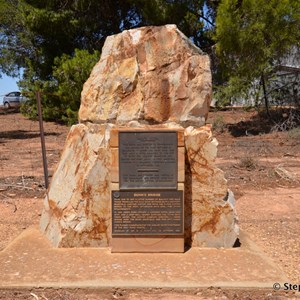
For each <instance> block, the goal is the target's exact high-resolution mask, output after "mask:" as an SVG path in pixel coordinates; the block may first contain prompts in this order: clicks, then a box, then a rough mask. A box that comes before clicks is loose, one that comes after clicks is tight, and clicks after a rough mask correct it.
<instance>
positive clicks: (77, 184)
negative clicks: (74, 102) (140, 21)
mask: <svg viewBox="0 0 300 300" xmlns="http://www.w3.org/2000/svg"><path fill="white" fill-rule="evenodd" d="M211 97H212V83H211V72H210V61H209V57H208V56H207V55H205V54H204V53H202V52H201V50H200V49H198V48H197V47H196V46H195V45H193V44H192V42H191V41H190V40H189V39H188V38H187V37H186V36H184V35H183V34H182V33H181V32H180V31H179V30H178V29H177V27H176V26H174V25H166V26H161V27H143V28H138V29H133V30H128V31H123V32H122V33H120V34H117V35H113V36H109V37H108V38H107V39H106V41H105V44H104V47H103V49H102V55H101V59H100V61H99V62H98V63H97V64H96V65H95V67H94V68H93V70H92V73H91V75H90V78H89V79H88V80H87V82H86V83H85V84H84V86H83V91H82V95H81V106H80V110H79V124H78V125H74V126H73V127H72V128H71V129H70V132H69V134H68V137H67V140H66V143H65V147H64V151H63V153H62V156H61V160H60V162H59V164H58V167H57V170H56V171H55V173H54V175H53V179H52V182H51V186H50V188H49V191H48V193H47V196H46V198H45V204H44V210H43V213H42V217H41V223H40V227H41V230H42V232H43V233H44V234H45V235H46V236H47V238H48V239H49V240H50V241H51V243H52V244H53V245H54V246H55V247H110V248H111V251H112V252H184V249H185V246H186V247H232V246H233V245H234V243H235V241H236V239H237V237H238V225H237V217H236V212H235V209H234V197H233V194H232V192H231V191H229V190H228V188H227V182H226V180H225V178H224V174H223V172H222V171H221V170H220V169H218V168H217V167H216V166H215V165H214V160H215V158H216V155H217V144H218V143H217V141H216V139H215V138H213V137H212V132H211V126H210V125H205V121H206V118H207V114H208V111H209V106H210V101H211Z"/></svg>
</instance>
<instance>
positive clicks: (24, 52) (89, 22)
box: [0, 0, 300, 119]
mask: <svg viewBox="0 0 300 300" xmlns="http://www.w3.org/2000/svg"><path fill="white" fill-rule="evenodd" d="M163 24H176V25H177V26H178V28H179V29H180V30H181V31H182V32H183V33H185V34H186V35H187V36H188V37H189V38H191V39H192V40H193V42H194V43H195V44H196V45H197V46H199V47H200V48H202V49H203V50H204V51H205V52H207V53H208V54H209V55H211V58H212V61H213V79H214V83H216V84H218V85H219V87H220V88H221V89H220V90H221V91H222V95H229V97H230V96H232V95H235V96H239V94H240V93H241V92H242V91H245V90H247V89H249V86H250V85H251V83H253V81H254V80H255V79H257V78H264V79H267V78H268V76H269V74H272V72H273V70H275V68H276V66H277V65H278V61H279V60H280V59H281V58H282V57H284V56H285V55H286V54H287V53H288V51H290V50H291V49H296V50H297V51H298V50H299V48H300V47H299V41H300V36H299V33H300V28H299V26H300V2H299V0H269V1H264V0H152V1H149V0H44V1H40V0H0V74H1V73H5V74H7V75H16V74H18V71H19V70H20V68H22V69H23V70H24V72H23V79H22V81H21V87H22V88H23V89H24V90H27V91H31V90H36V89H43V91H44V92H45V94H48V96H47V97H46V96H45V97H43V101H44V103H43V104H44V107H46V114H47V115H48V117H49V119H65V118H70V116H71V115H72V116H73V117H74V114H73V113H74V112H75V111H76V110H77V109H78V108H79V104H80V91H81V88H82V84H83V82H84V81H85V80H86V79H87V77H88V74H89V72H90V71H91V68H92V65H93V64H94V63H95V62H96V61H97V60H98V59H99V56H100V51H101V48H102V46H103V43H104V40H105V38H106V37H107V36H108V35H112V34H116V33H118V32H121V31H123V30H125V29H130V28H135V27H140V26H145V25H163ZM81 51H84V52H81ZM83 53H84V55H82V54H83ZM97 56H98V57H97ZM76 64H78V65H81V66H83V65H84V66H85V68H84V70H83V71H82V72H81V73H80V74H78V76H74V78H71V77H72V76H73V75H74V74H72V72H75V73H76V72H79V71H78V69H76ZM73 68H74V69H73ZM70 80H71V82H72V83H71V85H72V86H74V85H76V89H72V90H71V91H70V90H69V88H68V86H69V84H70ZM50 94H51V95H52V96H51V97H50V96H49V95H50ZM32 103H33V102H32ZM47 107H51V109H47ZM25 111H27V112H28V113H29V114H30V115H34V114H35V108H34V105H33V104H32V106H31V108H30V109H26V110H25ZM50 112H51V113H50Z"/></svg>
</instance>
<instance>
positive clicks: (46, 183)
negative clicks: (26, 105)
mask: <svg viewBox="0 0 300 300" xmlns="http://www.w3.org/2000/svg"><path fill="white" fill-rule="evenodd" d="M36 101H37V106H38V115H39V124H40V136H41V145H42V155H43V166H44V178H45V187H46V189H48V166H47V157H46V145H45V136H44V127H43V117H42V105H41V92H40V91H38V92H36Z"/></svg>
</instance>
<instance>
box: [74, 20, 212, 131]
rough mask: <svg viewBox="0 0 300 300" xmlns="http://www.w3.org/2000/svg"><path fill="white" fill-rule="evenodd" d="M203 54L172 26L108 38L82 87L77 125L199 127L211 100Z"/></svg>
mask: <svg viewBox="0 0 300 300" xmlns="http://www.w3.org/2000/svg"><path fill="white" fill-rule="evenodd" d="M211 91H212V86H211V72H210V61H209V57H208V55H205V54H204V53H202V51H201V50H200V49H199V48H197V47H196V46H195V45H194V44H192V42H191V41H190V40H189V39H188V38H187V37H186V36H184V35H183V34H182V33H181V32H180V31H179V30H178V29H177V27H176V26H175V25H166V26H162V27H143V28H138V29H132V30H128V31H127V30H125V31H123V32H122V33H120V34H117V35H113V36H109V37H108V38H107V39H106V41H105V44H104V47H103V49H102V55H101V59H100V61H99V62H98V63H97V64H96V66H95V67H94V69H93V71H92V73H91V76H90V78H89V79H88V81H87V82H86V83H85V84H84V87H83V91H82V94H81V107H80V111H79V119H80V121H81V122H86V121H89V122H93V123H106V122H111V123H118V124H126V123H127V122H129V121H132V120H139V121H142V120H143V121H145V122H147V123H163V122H169V121H173V122H177V123H180V124H183V125H186V124H187V125H196V126H201V125H204V124H205V120H206V117H207V114H208V111H209V106H210V101H211Z"/></svg>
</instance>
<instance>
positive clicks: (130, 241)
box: [111, 236, 184, 253]
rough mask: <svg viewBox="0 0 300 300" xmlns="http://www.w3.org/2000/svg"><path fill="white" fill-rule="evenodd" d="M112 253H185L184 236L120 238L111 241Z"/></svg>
mask: <svg viewBox="0 0 300 300" xmlns="http://www.w3.org/2000/svg"><path fill="white" fill-rule="evenodd" d="M111 252H112V253H121V252H125V253H129V252H137V253H141V252H143V253H153V252H156V253H157V252H158V253H159V252H163V253H167V252H168V253H183V252H184V237H183V236H157V237H153V236H152V237H139V236H119V237H116V236H115V237H113V238H112V239H111Z"/></svg>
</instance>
